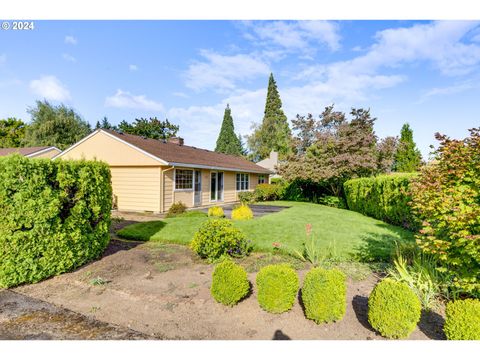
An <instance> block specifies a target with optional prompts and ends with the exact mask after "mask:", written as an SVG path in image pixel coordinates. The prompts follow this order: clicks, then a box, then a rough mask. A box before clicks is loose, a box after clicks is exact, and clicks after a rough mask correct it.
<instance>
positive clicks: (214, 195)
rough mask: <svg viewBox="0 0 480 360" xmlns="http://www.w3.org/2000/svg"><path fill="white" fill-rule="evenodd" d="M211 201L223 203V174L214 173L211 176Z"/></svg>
mask: <svg viewBox="0 0 480 360" xmlns="http://www.w3.org/2000/svg"><path fill="white" fill-rule="evenodd" d="M210 200H211V201H223V173H222V172H212V173H211V174H210Z"/></svg>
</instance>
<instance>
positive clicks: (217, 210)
mask: <svg viewBox="0 0 480 360" xmlns="http://www.w3.org/2000/svg"><path fill="white" fill-rule="evenodd" d="M208 216H210V217H224V216H225V214H224V213H223V209H222V208H221V207H220V206H212V207H211V208H209V209H208Z"/></svg>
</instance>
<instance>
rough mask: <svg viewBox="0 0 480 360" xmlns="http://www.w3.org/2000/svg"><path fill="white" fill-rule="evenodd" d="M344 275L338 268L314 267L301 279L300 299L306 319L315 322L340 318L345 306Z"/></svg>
mask: <svg viewBox="0 0 480 360" xmlns="http://www.w3.org/2000/svg"><path fill="white" fill-rule="evenodd" d="M345 280H346V277H345V274H344V273H343V272H341V271H340V270H336V269H332V270H325V269H321V268H314V269H312V270H310V271H309V272H308V273H307V275H305V279H304V281H303V287H302V301H303V305H304V306H305V315H306V317H307V319H310V320H313V321H315V322H316V323H317V324H320V323H329V322H332V321H337V320H341V319H342V318H343V317H344V316H345V310H346V307H347V285H346V283H345Z"/></svg>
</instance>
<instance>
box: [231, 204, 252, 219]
mask: <svg viewBox="0 0 480 360" xmlns="http://www.w3.org/2000/svg"><path fill="white" fill-rule="evenodd" d="M232 219H233V220H250V219H253V212H252V209H250V207H249V206H248V205H247V204H242V205H240V206H238V207H236V208H235V209H233V210H232Z"/></svg>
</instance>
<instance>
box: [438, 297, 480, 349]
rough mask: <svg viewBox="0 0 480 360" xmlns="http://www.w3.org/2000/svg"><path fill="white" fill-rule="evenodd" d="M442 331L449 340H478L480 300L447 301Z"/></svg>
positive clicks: (479, 332) (479, 334)
mask: <svg viewBox="0 0 480 360" xmlns="http://www.w3.org/2000/svg"><path fill="white" fill-rule="evenodd" d="M444 331H445V335H446V336H447V339H449V340H480V300H478V299H465V300H456V301H452V302H449V303H447V306H446V309H445V326H444Z"/></svg>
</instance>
